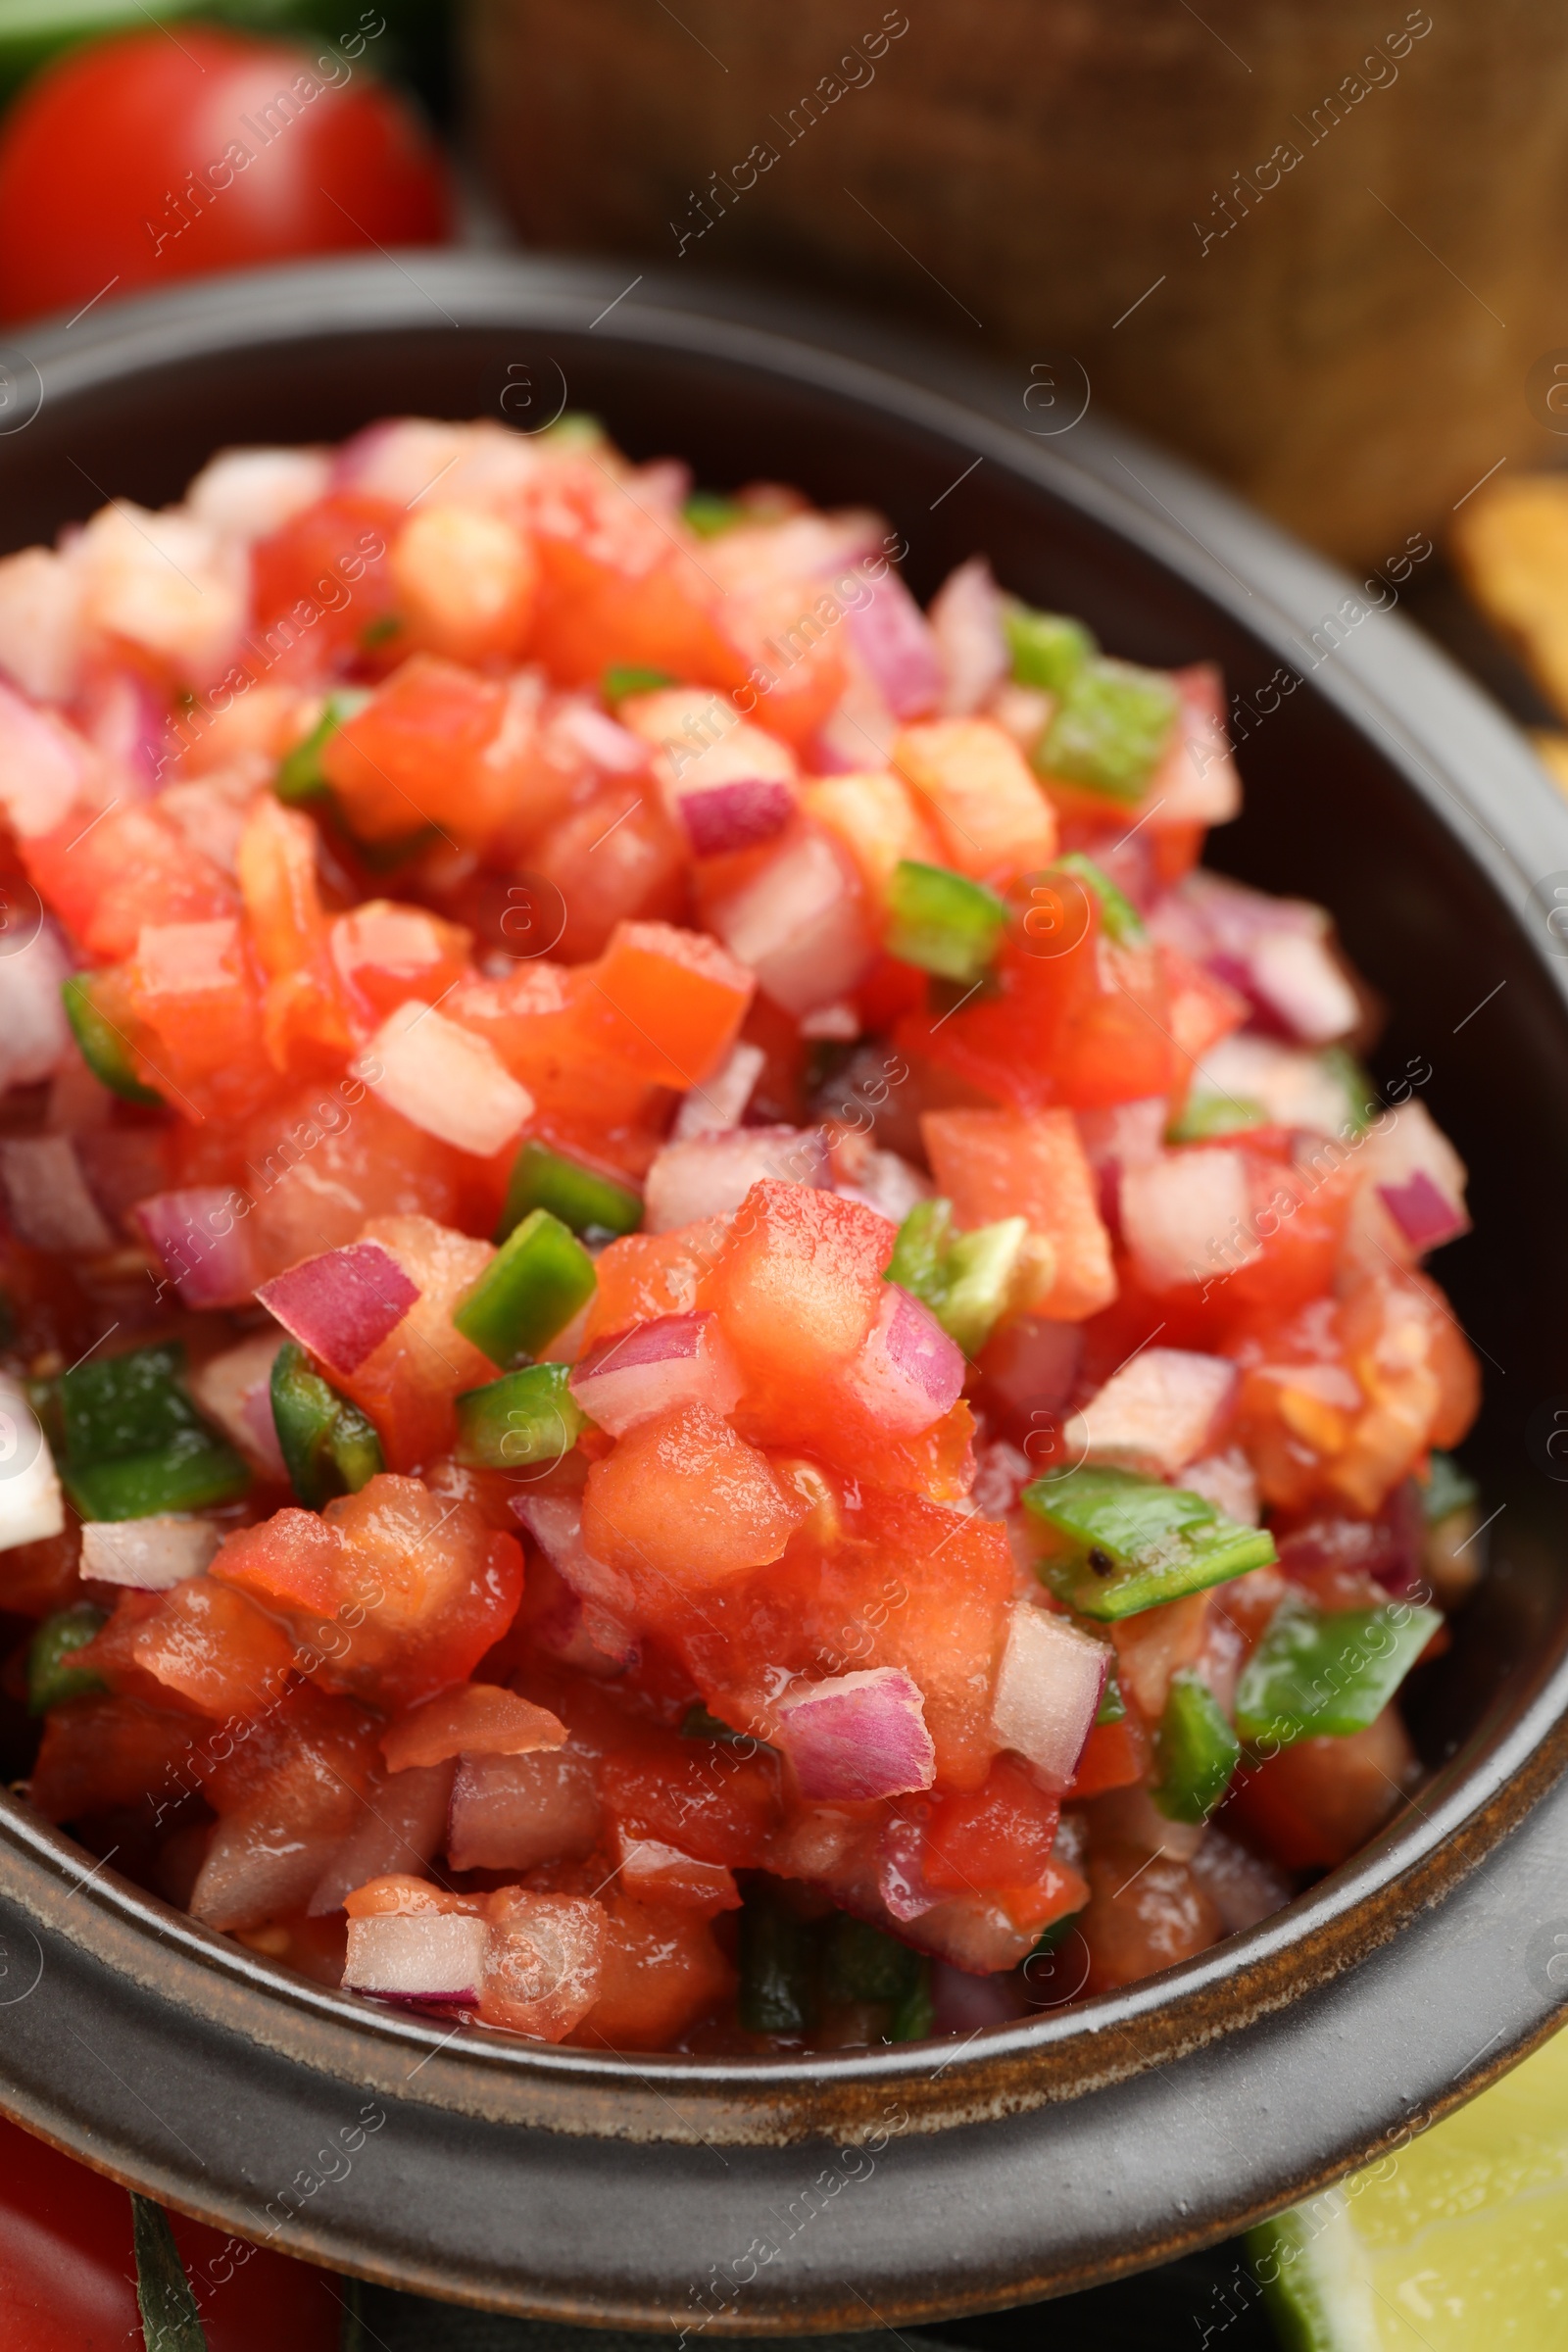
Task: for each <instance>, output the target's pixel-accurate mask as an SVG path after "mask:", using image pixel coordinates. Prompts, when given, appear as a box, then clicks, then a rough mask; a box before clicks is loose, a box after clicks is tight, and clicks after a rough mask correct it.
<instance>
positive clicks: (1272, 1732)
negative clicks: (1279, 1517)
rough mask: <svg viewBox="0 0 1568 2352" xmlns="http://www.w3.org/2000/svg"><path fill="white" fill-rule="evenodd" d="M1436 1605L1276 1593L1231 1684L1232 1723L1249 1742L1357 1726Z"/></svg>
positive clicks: (1415, 1646) (1402, 1667)
mask: <svg viewBox="0 0 1568 2352" xmlns="http://www.w3.org/2000/svg"><path fill="white" fill-rule="evenodd" d="M1442 1623H1443V1619H1442V1617H1441V1616H1440V1615H1439V1613H1438V1611H1437V1610H1436V1609H1427V1608H1419V1607H1416V1606H1415V1605H1413V1604H1412V1603H1410V1602H1408V1601H1392V1602H1388V1603H1385V1605H1384V1606H1383V1607H1381V1608H1376V1609H1333V1610H1324V1609H1315V1608H1313V1606H1312V1604H1311V1603H1310V1601H1307V1600H1305V1599H1299V1598H1297V1596H1296V1595H1295V1594H1294V1593H1293V1594H1290V1595H1289V1596H1288V1597H1287V1598H1286V1599H1284V1600H1282V1601H1281V1603H1280V1605H1279V1607H1278V1608H1277V1609H1276V1610H1275V1612H1274V1614H1273V1616H1272V1617H1271V1618H1270V1620H1269V1624H1268V1630H1267V1632H1266V1633H1265V1634H1264V1636H1263V1639H1262V1641H1261V1642H1259V1643H1258V1645H1257V1647H1256V1648H1255V1649H1254V1650H1253V1652H1252V1654H1251V1656H1250V1658H1249V1659H1248V1661H1247V1664H1246V1665H1245V1666H1244V1667H1243V1669H1242V1675H1241V1680H1240V1682H1239V1683H1238V1684H1237V1686H1236V1728H1237V1730H1238V1731H1239V1732H1240V1734H1241V1736H1242V1738H1243V1739H1244V1740H1248V1741H1249V1742H1250V1743H1251V1744H1254V1745H1256V1744H1259V1743H1261V1742H1264V1741H1268V1742H1272V1743H1274V1744H1276V1745H1278V1746H1281V1747H1289V1746H1291V1745H1292V1744H1293V1743H1294V1742H1295V1741H1296V1740H1317V1739H1322V1738H1325V1737H1328V1738H1338V1739H1343V1738H1345V1737H1346V1736H1347V1735H1348V1733H1350V1732H1364V1731H1365V1730H1366V1728H1367V1726H1368V1724H1370V1723H1374V1722H1375V1721H1376V1720H1377V1718H1378V1716H1380V1715H1381V1714H1382V1712H1383V1710H1384V1708H1385V1707H1386V1706H1387V1705H1388V1703H1389V1701H1390V1699H1391V1698H1392V1697H1393V1696H1394V1693H1395V1692H1396V1691H1397V1689H1398V1688H1399V1685H1400V1684H1401V1683H1402V1682H1403V1680H1404V1678H1405V1676H1406V1675H1407V1674H1408V1673H1409V1671H1410V1669H1411V1667H1412V1666H1413V1665H1414V1664H1415V1662H1416V1660H1417V1658H1418V1657H1419V1656H1420V1655H1421V1652H1422V1651H1423V1650H1424V1649H1425V1647H1426V1645H1427V1643H1428V1642H1430V1641H1431V1639H1432V1637H1433V1635H1434V1634H1435V1633H1436V1632H1437V1630H1438V1628H1439V1626H1440V1625H1441V1624H1442Z"/></svg>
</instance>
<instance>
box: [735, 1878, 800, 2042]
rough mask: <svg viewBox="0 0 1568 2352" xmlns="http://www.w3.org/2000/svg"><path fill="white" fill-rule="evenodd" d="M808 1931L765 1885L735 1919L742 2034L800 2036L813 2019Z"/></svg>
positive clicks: (750, 1896)
mask: <svg viewBox="0 0 1568 2352" xmlns="http://www.w3.org/2000/svg"><path fill="white" fill-rule="evenodd" d="M813 1958H814V1953H813V1950H812V1936H811V1931H810V1929H809V1927H808V1926H807V1923H806V1921H805V1920H804V1919H801V1918H800V1917H798V1915H797V1914H796V1913H795V1912H793V1911H790V1910H787V1909H786V1908H785V1906H784V1904H783V1903H782V1902H781V1901H780V1900H779V1898H778V1897H777V1895H775V1894H773V1893H772V1892H771V1891H770V1890H768V1889H765V1888H761V1887H759V1888H756V1889H754V1890H753V1891H752V1892H751V1893H749V1894H748V1896H747V1899H746V1904H745V1907H744V1909H743V1910H742V1912H741V1919H740V1969H741V1989H740V2003H739V2007H740V2022H741V2025H742V2027H743V2029H744V2030H745V2032H747V2033H748V2034H804V2033H805V2032H806V2031H807V2029H808V2028H809V2026H811V2025H812V2024H813V2023H814V2022H815V2018H816V1997H815V1985H814V1982H813V1978H814V1974H815V1972H814V1970H813V1968H812V1965H811V1964H812V1960H813Z"/></svg>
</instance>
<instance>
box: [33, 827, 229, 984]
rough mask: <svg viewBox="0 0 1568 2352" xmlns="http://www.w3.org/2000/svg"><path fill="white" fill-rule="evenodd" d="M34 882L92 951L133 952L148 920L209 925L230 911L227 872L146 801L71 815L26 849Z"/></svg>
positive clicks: (102, 957) (106, 956)
mask: <svg viewBox="0 0 1568 2352" xmlns="http://www.w3.org/2000/svg"><path fill="white" fill-rule="evenodd" d="M22 856H23V860H24V862H25V866H26V869H27V873H28V875H29V877H30V879H31V881H32V883H33V885H34V887H35V888H36V889H37V890H38V891H39V892H41V894H42V896H43V898H44V900H45V901H46V903H47V904H48V905H49V906H50V907H53V908H54V909H55V911H56V912H57V913H58V914H59V916H60V918H61V920H62V921H63V922H64V923H65V924H66V926H67V928H68V929H69V930H70V931H71V932H72V933H73V935H74V937H75V938H77V939H78V940H80V942H81V944H82V946H83V947H84V948H85V949H86V951H87V953H88V955H89V956H94V957H96V958H97V959H98V960H99V961H101V962H105V963H108V962H113V961H115V960H116V959H118V958H119V957H121V956H129V955H130V954H131V953H132V951H133V950H134V948H135V945H136V942H137V940H138V939H139V938H140V937H141V932H142V926H143V924H145V923H204V922H209V921H212V920H215V919H216V918H218V917H220V916H222V915H228V914H232V913H233V911H234V908H235V907H236V905H237V903H238V902H237V894H236V892H235V890H234V886H233V884H232V883H231V882H230V881H229V879H228V876H227V875H226V874H225V873H223V872H222V871H221V868H220V867H218V866H217V865H215V864H214V863H213V862H212V860H211V859H210V858H204V857H203V856H202V854H201V852H200V851H199V850H197V849H194V848H193V847H192V846H191V844H190V842H189V841H187V840H186V838H185V836H184V834H183V833H181V832H180V830H179V828H178V826H177V825H175V824H173V823H172V821H171V819H170V818H168V817H167V816H165V815H164V813H163V812H162V810H161V809H157V808H156V807H154V808H149V807H148V806H147V804H146V803H145V802H131V803H129V804H127V805H125V806H123V807H121V808H114V807H111V808H109V809H106V810H105V811H104V813H103V814H102V815H101V816H99V817H97V818H96V819H94V818H92V817H91V816H89V815H86V814H75V813H73V815H71V816H68V817H67V818H66V819H65V821H64V823H63V824H60V825H57V826H56V827H55V829H54V831H53V832H51V833H36V834H34V835H33V836H32V837H31V838H30V839H29V840H27V841H25V842H24V844H23V846H22Z"/></svg>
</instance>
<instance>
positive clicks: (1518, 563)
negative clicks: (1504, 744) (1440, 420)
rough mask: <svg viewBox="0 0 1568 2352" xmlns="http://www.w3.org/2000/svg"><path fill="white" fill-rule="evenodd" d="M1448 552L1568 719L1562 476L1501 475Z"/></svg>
mask: <svg viewBox="0 0 1568 2352" xmlns="http://www.w3.org/2000/svg"><path fill="white" fill-rule="evenodd" d="M1449 550H1450V553H1451V555H1452V558H1453V562H1454V564H1455V567H1456V568H1457V570H1458V572H1459V574H1460V576H1461V578H1462V579H1463V581H1464V583H1465V586H1466V587H1467V588H1468V589H1469V591H1470V594H1471V595H1472V597H1474V599H1475V601H1476V603H1477V604H1478V605H1479V606H1480V607H1481V610H1482V612H1483V613H1485V614H1486V616H1487V618H1488V619H1489V620H1490V621H1491V622H1492V624H1493V626H1494V628H1495V629H1496V630H1497V631H1498V632H1499V634H1500V635H1502V636H1504V637H1506V638H1507V639H1508V641H1509V643H1510V644H1511V645H1513V646H1514V647H1515V649H1516V650H1517V652H1518V653H1519V655H1520V656H1521V658H1522V659H1523V661H1524V662H1525V664H1526V666H1527V667H1528V668H1529V670H1530V671H1531V673H1532V675H1533V676H1534V678H1535V679H1536V682H1537V684H1538V685H1539V686H1540V687H1541V690H1542V692H1543V693H1544V695H1545V696H1546V697H1547V699H1548V700H1549V701H1550V702H1552V703H1554V704H1555V706H1556V707H1557V709H1558V710H1559V711H1562V712H1563V713H1564V715H1565V716H1568V473H1535V474H1515V475H1513V476H1512V477H1511V478H1510V477H1509V476H1507V475H1503V476H1502V477H1501V478H1499V479H1498V480H1497V481H1496V482H1495V483H1492V484H1489V485H1488V487H1487V488H1486V489H1485V490H1483V491H1478V492H1477V494H1476V498H1475V501H1474V504H1473V505H1471V506H1469V507H1467V508H1466V509H1464V510H1463V511H1462V512H1461V514H1460V515H1459V518H1458V520H1457V522H1456V523H1455V525H1454V529H1453V534H1452V538H1451V540H1450V543H1449Z"/></svg>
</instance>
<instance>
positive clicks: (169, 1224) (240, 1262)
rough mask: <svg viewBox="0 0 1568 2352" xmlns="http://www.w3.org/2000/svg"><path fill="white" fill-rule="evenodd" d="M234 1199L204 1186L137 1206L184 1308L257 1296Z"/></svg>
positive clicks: (239, 1302) (246, 1231)
mask: <svg viewBox="0 0 1568 2352" xmlns="http://www.w3.org/2000/svg"><path fill="white" fill-rule="evenodd" d="M235 1198H236V1196H235V1194H234V1192H233V1191H232V1189H231V1188H229V1187H227V1186H225V1185H221V1184H214V1185H206V1184H201V1185H187V1186H184V1187H182V1188H181V1189H180V1190H178V1191H176V1192H172V1193H153V1194H152V1195H150V1197H149V1198H148V1199H147V1200H145V1201H137V1203H136V1206H135V1209H134V1210H133V1212H132V1213H133V1215H134V1217H135V1219H136V1222H137V1224H138V1225H139V1226H140V1227H141V1230H142V1232H143V1234H144V1235H145V1236H146V1239H147V1246H148V1248H149V1249H150V1250H152V1251H153V1253H154V1255H155V1256H156V1257H157V1258H158V1259H159V1260H160V1261H161V1263H162V1265H163V1268H164V1271H165V1272H166V1273H167V1274H168V1275H169V1276H170V1277H171V1279H172V1282H173V1284H174V1287H175V1289H176V1290H177V1291H178V1293H179V1296H180V1300H181V1303H182V1304H183V1305H185V1306H191V1307H204V1306H243V1305H244V1303H245V1301H246V1300H247V1299H250V1298H251V1297H252V1296H253V1295H254V1293H255V1290H256V1278H257V1275H258V1274H259V1273H260V1271H261V1269H260V1267H259V1266H258V1264H257V1261H256V1253H255V1250H254V1249H253V1247H252V1244H251V1229H250V1226H249V1224H248V1223H247V1222H246V1221H245V1220H244V1219H243V1218H241V1217H237V1216H236V1215H235V1214H234V1201H235ZM240 1198H241V1200H242V1201H243V1196H240ZM347 1368H348V1367H347V1366H345V1367H344V1369H347Z"/></svg>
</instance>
